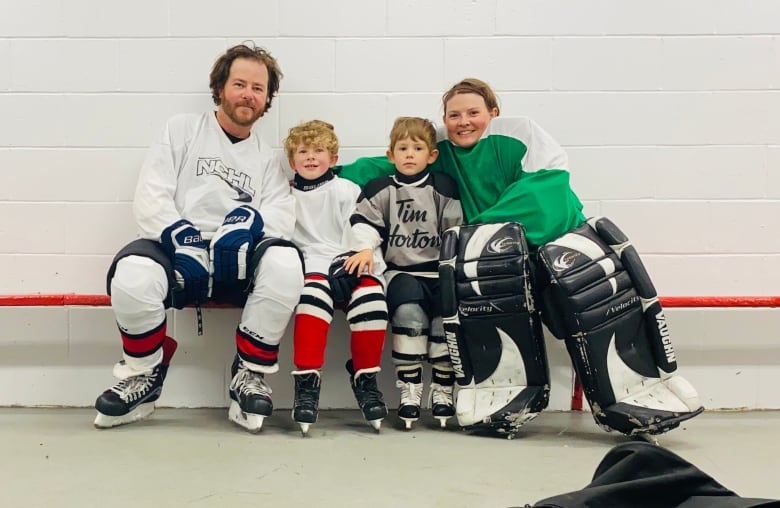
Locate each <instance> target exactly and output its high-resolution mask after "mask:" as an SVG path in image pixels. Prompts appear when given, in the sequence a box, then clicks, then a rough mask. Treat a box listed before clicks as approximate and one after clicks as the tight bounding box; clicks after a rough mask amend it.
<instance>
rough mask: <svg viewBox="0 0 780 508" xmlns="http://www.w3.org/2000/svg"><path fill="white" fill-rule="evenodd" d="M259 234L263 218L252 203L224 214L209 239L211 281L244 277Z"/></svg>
mask: <svg viewBox="0 0 780 508" xmlns="http://www.w3.org/2000/svg"><path fill="white" fill-rule="evenodd" d="M262 237H263V218H262V217H261V216H260V212H258V211H257V210H255V209H254V208H252V207H251V206H246V205H244V206H240V207H238V208H236V209H235V210H233V211H232V212H230V213H229V214H227V216H225V221H224V222H223V223H222V225H221V226H220V227H219V229H217V232H216V233H215V234H214V238H212V239H211V273H213V274H214V280H215V281H218V282H233V281H236V280H245V279H246V278H247V273H246V269H247V266H248V265H249V260H250V259H251V256H252V252H253V251H254V248H255V245H257V242H259V241H260V239H261V238H262Z"/></svg>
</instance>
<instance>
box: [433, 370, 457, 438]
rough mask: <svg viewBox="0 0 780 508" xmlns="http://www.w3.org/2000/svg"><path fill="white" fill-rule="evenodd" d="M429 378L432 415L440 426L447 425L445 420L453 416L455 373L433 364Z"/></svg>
mask: <svg viewBox="0 0 780 508" xmlns="http://www.w3.org/2000/svg"><path fill="white" fill-rule="evenodd" d="M431 377H432V379H431V391H430V398H429V403H430V406H431V413H432V414H433V417H434V418H436V419H437V420H439V423H440V424H441V427H442V428H444V427H446V426H447V420H449V419H450V418H452V417H453V416H455V404H454V402H453V399H452V392H453V388H454V385H455V373H454V372H453V371H452V369H443V368H441V367H440V366H438V365H434V367H433V372H432V376H431Z"/></svg>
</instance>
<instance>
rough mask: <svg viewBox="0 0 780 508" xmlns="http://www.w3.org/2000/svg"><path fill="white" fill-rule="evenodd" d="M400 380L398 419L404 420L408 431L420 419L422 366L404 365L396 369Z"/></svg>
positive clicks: (396, 383)
mask: <svg viewBox="0 0 780 508" xmlns="http://www.w3.org/2000/svg"><path fill="white" fill-rule="evenodd" d="M395 370H396V375H397V376H398V379H397V380H396V382H395V386H396V388H399V389H400V390H401V402H400V403H399V405H398V417H399V418H400V419H401V420H403V422H404V425H405V426H406V430H410V429H411V428H412V424H414V422H416V421H417V420H419V419H420V405H421V404H422V392H423V384H422V365H419V364H417V365H402V366H398V367H396V369H395Z"/></svg>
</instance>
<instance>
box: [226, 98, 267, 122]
mask: <svg viewBox="0 0 780 508" xmlns="http://www.w3.org/2000/svg"><path fill="white" fill-rule="evenodd" d="M241 106H246V103H239V104H236V105H235V106H233V105H232V104H230V103H229V102H225V101H223V102H222V110H223V111H224V112H225V115H226V116H227V117H228V118H230V120H231V121H232V122H233V123H235V124H236V125H240V126H241V127H251V126H252V125H254V123H255V122H256V121H257V120H258V118H260V117H261V116H263V110H262V109H260V110H256V109H253V111H254V114H253V115H252V116H250V117H248V119H247V117H246V116H239V115H238V113H237V111H236V110H237V109H238V108H239V107H241ZM250 107H251V106H250Z"/></svg>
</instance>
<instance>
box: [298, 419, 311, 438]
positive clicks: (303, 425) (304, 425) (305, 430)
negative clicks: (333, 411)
mask: <svg viewBox="0 0 780 508" xmlns="http://www.w3.org/2000/svg"><path fill="white" fill-rule="evenodd" d="M298 425H300V427H301V436H302V437H306V436H308V435H309V427H310V426H311V423H301V422H298Z"/></svg>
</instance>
